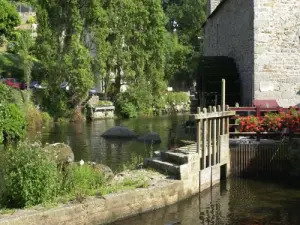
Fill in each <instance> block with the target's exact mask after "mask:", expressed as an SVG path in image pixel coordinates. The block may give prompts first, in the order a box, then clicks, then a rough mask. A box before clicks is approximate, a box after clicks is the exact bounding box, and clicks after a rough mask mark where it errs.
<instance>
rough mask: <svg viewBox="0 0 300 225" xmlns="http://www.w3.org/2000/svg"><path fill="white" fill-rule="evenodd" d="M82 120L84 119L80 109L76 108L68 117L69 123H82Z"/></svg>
mask: <svg viewBox="0 0 300 225" xmlns="http://www.w3.org/2000/svg"><path fill="white" fill-rule="evenodd" d="M84 120H85V117H84V115H83V113H82V111H81V108H80V107H77V108H76V109H74V110H73V112H72V114H71V116H70V121H71V122H82V121H84Z"/></svg>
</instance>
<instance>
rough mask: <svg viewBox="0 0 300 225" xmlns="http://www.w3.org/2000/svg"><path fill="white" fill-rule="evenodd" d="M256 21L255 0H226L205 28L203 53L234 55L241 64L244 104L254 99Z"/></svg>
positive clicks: (239, 65) (250, 102) (239, 64)
mask: <svg viewBox="0 0 300 225" xmlns="http://www.w3.org/2000/svg"><path fill="white" fill-rule="evenodd" d="M236 9H238V10H236ZM253 20H254V7H253V0H225V1H224V2H223V3H222V4H221V5H220V6H219V7H218V9H217V11H216V12H215V13H214V15H213V16H211V17H210V18H208V19H207V21H206V24H205V27H204V31H205V36H204V56H228V57H232V58H233V59H234V60H235V61H236V64H237V65H238V71H239V74H240V79H241V95H242V96H241V99H243V101H242V102H241V104H242V105H251V104H252V99H253V74H254V65H253V63H254V47H253V46H254V44H253V42H254V29H253V26H254V24H253ZM237 88H239V87H237Z"/></svg>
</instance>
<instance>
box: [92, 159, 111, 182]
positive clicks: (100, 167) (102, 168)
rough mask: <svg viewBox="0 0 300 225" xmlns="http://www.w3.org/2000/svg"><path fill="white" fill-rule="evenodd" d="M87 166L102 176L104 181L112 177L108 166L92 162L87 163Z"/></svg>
mask: <svg viewBox="0 0 300 225" xmlns="http://www.w3.org/2000/svg"><path fill="white" fill-rule="evenodd" d="M88 164H89V165H91V166H92V168H93V169H95V170H96V171H97V172H99V173H102V174H104V177H105V179H108V180H110V179H112V178H113V177H114V173H113V171H112V170H111V168H109V167H108V166H106V165H103V164H97V163H94V162H88Z"/></svg>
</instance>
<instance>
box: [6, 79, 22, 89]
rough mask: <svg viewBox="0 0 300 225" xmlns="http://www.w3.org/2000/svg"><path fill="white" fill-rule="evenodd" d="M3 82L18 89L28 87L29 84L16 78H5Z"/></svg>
mask: <svg viewBox="0 0 300 225" xmlns="http://www.w3.org/2000/svg"><path fill="white" fill-rule="evenodd" d="M2 82H3V83H4V84H6V85H7V86H10V87H12V88H17V89H26V88H27V85H26V83H24V82H20V81H18V79H16V78H11V77H10V78H3V79H2Z"/></svg>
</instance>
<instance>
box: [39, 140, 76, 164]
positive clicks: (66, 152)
mask: <svg viewBox="0 0 300 225" xmlns="http://www.w3.org/2000/svg"><path fill="white" fill-rule="evenodd" d="M45 150H47V151H49V152H50V154H53V157H54V158H55V161H56V163H57V164H69V163H72V162H74V153H73V151H72V149H71V147H70V146H69V145H66V144H64V143H55V144H50V145H48V146H46V147H45Z"/></svg>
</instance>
